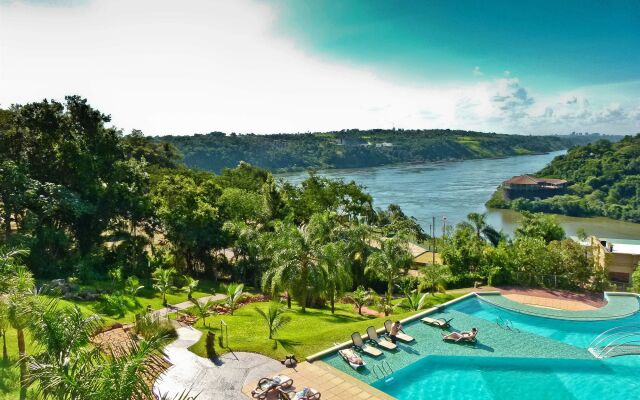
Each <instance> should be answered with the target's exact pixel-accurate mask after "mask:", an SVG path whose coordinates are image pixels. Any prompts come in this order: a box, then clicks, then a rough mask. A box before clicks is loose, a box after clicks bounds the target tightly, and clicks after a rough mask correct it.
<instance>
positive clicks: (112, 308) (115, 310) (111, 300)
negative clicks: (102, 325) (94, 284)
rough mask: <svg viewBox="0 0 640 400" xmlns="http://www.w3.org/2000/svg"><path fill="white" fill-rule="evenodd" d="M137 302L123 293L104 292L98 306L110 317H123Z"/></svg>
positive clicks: (100, 310)
mask: <svg viewBox="0 0 640 400" xmlns="http://www.w3.org/2000/svg"><path fill="white" fill-rule="evenodd" d="M134 307H135V303H134V302H133V301H132V300H131V299H130V298H128V297H126V296H123V295H122V293H119V292H116V293H114V294H103V295H102V296H101V297H100V301H99V303H98V305H97V306H96V308H97V309H98V311H99V312H101V313H102V314H105V315H108V316H110V317H112V316H117V317H118V318H122V317H124V316H125V314H126V313H127V311H129V310H131V309H133V308H134Z"/></svg>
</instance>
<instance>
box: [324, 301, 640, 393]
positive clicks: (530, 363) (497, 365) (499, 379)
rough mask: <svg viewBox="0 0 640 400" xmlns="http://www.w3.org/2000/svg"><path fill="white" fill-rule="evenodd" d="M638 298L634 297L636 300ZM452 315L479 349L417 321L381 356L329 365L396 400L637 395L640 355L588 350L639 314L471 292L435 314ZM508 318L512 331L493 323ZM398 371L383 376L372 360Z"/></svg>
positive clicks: (331, 358) (635, 321)
mask: <svg viewBox="0 0 640 400" xmlns="http://www.w3.org/2000/svg"><path fill="white" fill-rule="evenodd" d="M635 301H637V299H636V300H635ZM432 315H433V316H435V317H442V316H444V317H448V318H454V319H453V321H452V326H453V328H454V329H456V330H467V329H469V328H470V327H472V326H476V327H478V329H479V331H480V334H479V337H478V338H479V342H478V344H477V345H476V346H468V345H457V344H449V343H444V342H443V341H442V340H441V338H440V330H439V329H437V328H433V327H429V326H426V325H424V324H422V323H421V322H419V321H414V322H411V323H408V324H406V326H405V330H406V331H407V333H409V334H410V335H412V336H414V337H415V338H416V341H415V343H413V344H401V345H400V346H399V347H400V349H399V351H398V352H395V353H387V352H385V354H384V355H383V356H382V357H379V358H378V359H372V358H370V357H368V356H364V358H365V361H366V362H367V364H368V365H367V366H368V368H367V370H365V371H362V372H356V371H353V370H351V369H350V368H349V367H348V366H346V364H345V363H344V362H343V361H342V360H341V359H340V358H339V357H336V356H335V355H331V356H329V357H326V358H324V359H323V361H324V362H327V363H329V364H330V365H332V366H334V367H335V368H338V369H340V370H342V371H344V372H345V373H348V374H350V375H352V376H355V377H356V378H358V379H360V380H362V381H365V382H367V383H369V384H370V385H372V386H373V387H375V388H377V389H379V390H381V391H383V392H386V393H387V394H389V395H391V396H393V397H395V398H397V399H399V400H405V399H406V400H408V399H417V400H421V399H448V398H452V399H453V398H455V399H467V398H468V399H510V398H517V399H547V398H548V399H571V400H582V399H585V400H586V399H594V398H603V399H614V400H616V399H630V398H640V379H638V377H639V376H640V356H625V357H619V358H612V359H604V360H599V359H595V358H594V357H593V356H592V355H591V354H589V352H588V351H587V347H588V346H589V344H590V343H591V341H592V340H593V339H594V338H595V337H596V336H597V335H599V334H600V333H601V332H603V331H605V330H607V329H610V328H612V327H615V326H620V325H634V324H635V325H640V313H635V314H633V315H630V316H628V317H625V318H619V319H614V320H598V321H576V320H562V319H557V318H544V317H539V316H534V315H528V314H524V313H520V312H516V311H511V310H507V309H504V308H501V307H498V306H496V305H494V304H491V303H488V302H486V301H483V300H480V299H479V298H477V297H475V296H474V297H469V298H467V299H464V300H462V301H459V302H457V303H454V304H451V305H449V306H447V307H446V308H444V309H442V310H439V311H438V312H436V313H434V314H432ZM498 318H501V319H503V320H506V319H508V320H510V321H512V324H513V326H514V328H516V330H515V331H509V330H506V329H504V328H501V327H500V326H498V325H497V324H496V319H498ZM380 364H388V365H389V367H391V370H393V373H392V374H390V375H388V376H385V377H380V376H378V374H376V373H373V372H371V369H372V368H373V367H374V366H375V365H380Z"/></svg>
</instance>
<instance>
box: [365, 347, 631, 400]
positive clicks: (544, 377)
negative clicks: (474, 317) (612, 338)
mask: <svg viewBox="0 0 640 400" xmlns="http://www.w3.org/2000/svg"><path fill="white" fill-rule="evenodd" d="M619 360H620V359H619ZM638 367H640V364H638V363H635V365H634V364H626V365H625V363H619V362H618V363H615V362H603V361H600V360H596V359H593V360H571V359H568V360H550V359H540V358H501V357H455V356H454V357H447V356H428V357H425V358H423V359H422V360H421V361H419V362H416V363H414V364H412V365H410V366H408V367H405V368H403V369H401V370H400V371H398V372H396V373H395V374H393V376H392V378H391V379H390V380H389V381H385V380H381V381H378V382H376V383H374V384H373V386H374V387H375V388H377V389H379V390H382V391H384V392H386V393H388V394H389V395H391V396H393V397H395V398H397V399H400V400H408V399H434V400H435V399H456V400H463V399H474V400H478V399H518V400H529V399H531V400H533V399H558V400H564V399H566V400H582V399H584V400H592V399H611V400H618V399H620V400H622V399H637V398H640V379H638V377H639V375H638V372H639V371H638Z"/></svg>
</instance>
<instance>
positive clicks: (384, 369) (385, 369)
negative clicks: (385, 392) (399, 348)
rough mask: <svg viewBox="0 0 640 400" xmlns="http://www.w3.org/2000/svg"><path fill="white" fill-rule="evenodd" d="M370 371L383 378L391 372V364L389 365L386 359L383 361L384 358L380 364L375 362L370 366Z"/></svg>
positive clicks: (378, 377)
mask: <svg viewBox="0 0 640 400" xmlns="http://www.w3.org/2000/svg"><path fill="white" fill-rule="evenodd" d="M371 371H373V374H374V375H375V376H376V378H377V379H381V378H385V377H387V376H389V375H391V374H393V368H391V365H389V362H388V361H384V360H383V361H382V362H380V364H375V365H374V366H373V367H372V368H371ZM378 372H379V373H378Z"/></svg>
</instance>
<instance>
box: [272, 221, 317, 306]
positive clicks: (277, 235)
mask: <svg viewBox="0 0 640 400" xmlns="http://www.w3.org/2000/svg"><path fill="white" fill-rule="evenodd" d="M329 232H330V224H329V222H328V219H327V218H326V216H325V215H323V214H314V215H313V216H312V217H311V220H310V221H309V224H307V225H303V226H300V227H295V226H293V225H289V224H282V223H281V224H278V225H276V228H275V232H274V234H273V235H272V236H271V240H270V243H269V248H270V252H271V267H270V268H269V269H268V270H267V271H266V272H265V274H264V275H263V277H262V287H263V290H265V291H269V292H271V293H274V294H275V293H276V292H278V291H279V290H283V289H284V290H286V291H287V305H288V307H289V308H291V298H290V296H291V293H293V294H294V295H296V297H298V300H299V302H300V306H301V308H302V312H305V311H306V305H307V300H308V297H309V294H310V289H311V290H314V289H315V290H317V289H318V288H319V287H320V286H321V285H320V284H321V283H322V282H323V281H324V271H323V269H322V268H319V258H320V251H321V247H322V245H323V244H325V243H326V242H327V236H328V234H329Z"/></svg>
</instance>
